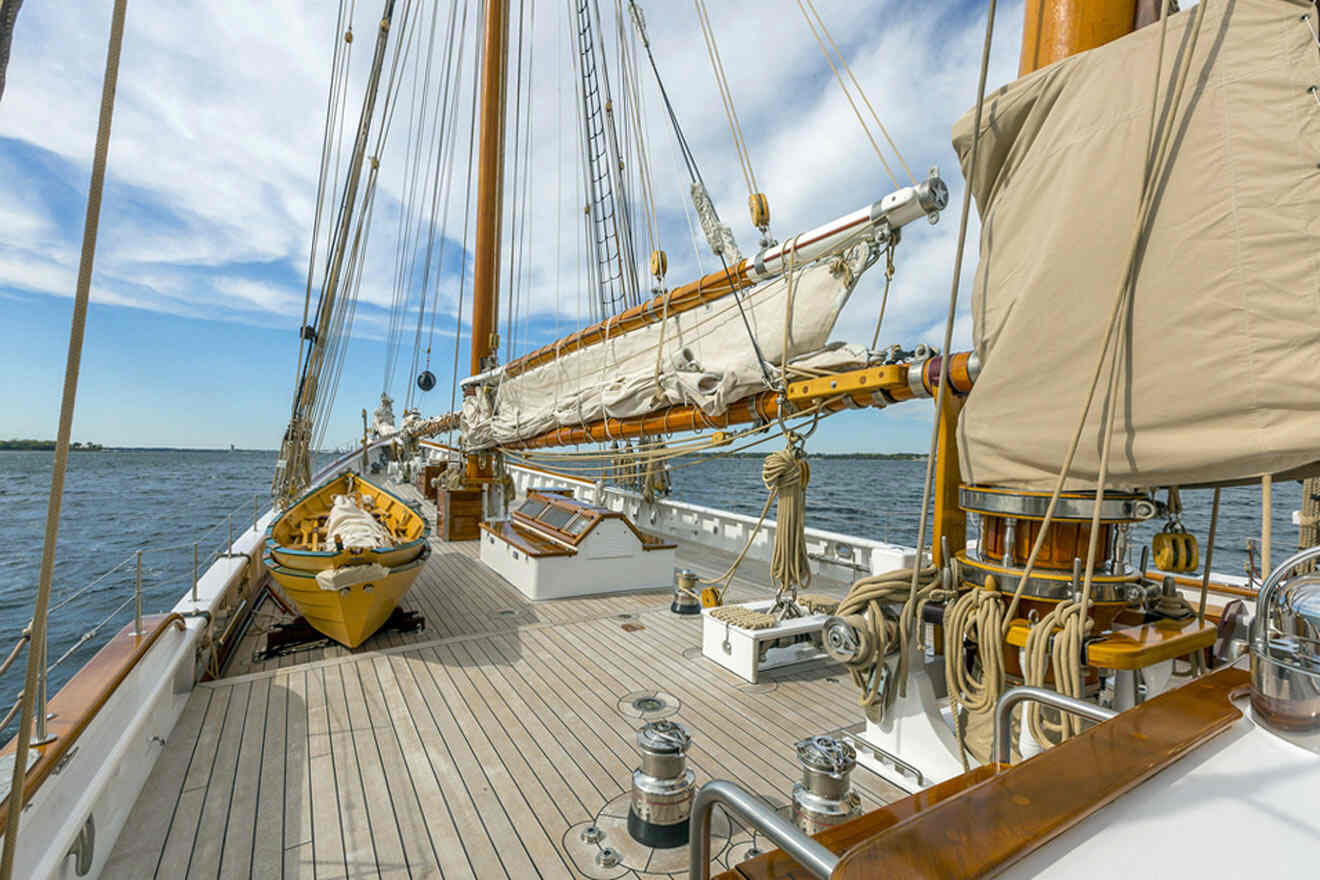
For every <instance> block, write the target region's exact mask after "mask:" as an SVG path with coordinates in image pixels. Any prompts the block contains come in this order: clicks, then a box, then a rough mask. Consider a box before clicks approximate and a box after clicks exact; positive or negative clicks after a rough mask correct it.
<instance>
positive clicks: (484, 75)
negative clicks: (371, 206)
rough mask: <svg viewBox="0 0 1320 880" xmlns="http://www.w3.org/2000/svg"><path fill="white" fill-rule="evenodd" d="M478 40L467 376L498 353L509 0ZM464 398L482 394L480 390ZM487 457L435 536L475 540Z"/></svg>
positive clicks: (469, 472)
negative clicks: (478, 95)
mask: <svg viewBox="0 0 1320 880" xmlns="http://www.w3.org/2000/svg"><path fill="white" fill-rule="evenodd" d="M484 28H485V30H484V32H483V33H482V38H481V72H480V76H481V110H480V117H479V119H477V120H474V122H473V124H475V125H477V126H478V127H479V144H478V150H479V152H478V154H477V233H476V243H475V252H474V254H473V259H472V262H473V267H472V338H471V343H472V361H471V368H472V374H473V375H476V374H478V373H482V372H485V371H486V370H489V369H491V368H492V367H494V366H495V358H496V355H497V353H498V351H499V344H500V340H499V331H498V329H497V327H496V316H498V315H499V302H500V220H501V218H502V216H503V209H504V201H503V191H504V116H505V97H506V91H507V90H506V83H505V75H506V73H507V71H508V57H507V56H508V45H509V2H508V0H485V25H484ZM454 381H458V377H457V376H455V377H454ZM463 393H464V395H465V396H466V395H469V394H485V393H486V390H485V389H484V388H479V387H476V386H474V387H471V388H468V389H466V390H465V391H464V392H463ZM492 465H493V462H492V459H491V455H490V453H489V452H488V451H486V452H468V453H467V456H466V459H465V463H464V467H463V473H462V480H461V482H460V483H455V482H454V481H453V480H452V479H451V480H447V481H446V487H445V488H442V489H440V490H439V491H438V492H437V493H436V498H435V500H436V534H437V535H438V536H439V537H440V538H442V539H443V540H446V541H475V540H476V539H477V538H479V537H481V520H482V519H484V518H485V508H486V504H485V496H486V487H487V486H488V485H489V484H490V483H491V481H492V479H493V477H494V468H493V466H492Z"/></svg>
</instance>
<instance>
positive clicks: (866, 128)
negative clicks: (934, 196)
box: [797, 0, 994, 189]
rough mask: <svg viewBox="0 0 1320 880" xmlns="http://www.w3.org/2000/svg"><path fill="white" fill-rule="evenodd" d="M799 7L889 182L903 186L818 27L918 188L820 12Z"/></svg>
mask: <svg viewBox="0 0 1320 880" xmlns="http://www.w3.org/2000/svg"><path fill="white" fill-rule="evenodd" d="M797 5H798V9H800V10H802V17H803V18H804V19H805V20H806V22H807V27H809V28H810V29H811V35H812V36H813V37H815V38H816V44H817V45H818V46H820V51H821V54H823V55H824V56H825V60H826V61H827V62H828V63H829V65H830V70H832V71H833V72H834V79H835V81H836V82H837V83H838V84H839V90H840V91H842V92H843V96H844V97H845V98H847V99H848V106H850V107H852V111H853V115H854V116H856V117H857V124H858V125H860V126H861V127H862V132H863V133H864V134H865V135H866V139H867V140H868V141H870V142H871V146H872V148H874V149H875V155H876V157H877V158H878V159H879V160H880V164H881V165H883V166H884V168H885V173H887V174H888V175H889V179H890V180H891V181H893V183H894V189H900V188H901V187H902V184H900V183H899V182H898V175H896V174H894V169H892V168H890V167H889V163H888V162H887V161H886V160H885V154H884V151H883V150H881V149H880V144H878V143H877V142H876V139H875V136H874V135H873V134H871V128H870V126H868V125H867V124H866V119H865V118H864V117H863V116H862V111H861V110H859V109H858V107H857V102H856V101H854V100H853V96H852V92H850V91H848V86H847V85H845V84H844V82H843V77H842V76H841V75H840V74H839V67H838V65H836V64H835V63H834V57H833V56H832V55H830V51H829V50H828V49H826V48H825V41H824V40H823V39H821V34H820V33H817V31H816V26H817V24H819V25H820V30H821V31H822V32H823V33H824V34H825V36H826V37H828V38H829V41H830V45H831V46H833V47H834V51H835V52H836V53H838V55H839V61H840V63H841V64H842V65H843V66H844V67H845V68H847V70H848V77H849V78H850V79H852V82H853V86H854V87H855V88H856V89H857V92H858V94H859V95H861V97H862V100H863V101H865V102H866V106H867V107H868V108H869V109H870V111H871V115H872V116H873V117H875V122H876V125H878V126H879V127H880V131H881V132H883V133H884V137H885V140H887V141H889V146H890V147H892V148H893V150H894V155H896V156H897V157H898V161H899V163H900V164H902V166H903V170H905V171H907V173H908V177H909V178H911V180H912V183H913V184H914V185H915V184H916V182H917V181H916V177H915V176H913V174H912V169H910V168H908V166H907V162H905V161H904V160H903V154H902V153H900V152H899V151H898V147H897V146H895V144H894V141H893V140H892V139H891V138H890V137H889V131H888V130H887V129H886V128H885V126H884V124H883V123H881V122H880V117H879V115H877V114H876V112H875V107H873V106H872V105H871V101H870V99H868V98H867V97H866V93H865V92H864V91H862V87H861V84H860V83H858V82H857V78H856V77H855V76H853V73H852V68H850V67H848V62H847V60H846V59H845V58H844V57H843V53H842V52H839V47H838V44H836V43H835V42H834V38H833V37H831V36H830V35H829V29H828V28H826V27H825V20H824V19H823V18H821V17H820V13H819V12H817V11H816V5H815V4H814V3H813V2H812V0H806V3H805V5H804V3H803V0H797ZM808 6H810V7H811V13H808V12H807V7H808ZM990 14H991V15H992V16H993V14H994V4H993V2H992V3H991V12H990ZM813 15H814V16H815V21H813V20H812V16H813Z"/></svg>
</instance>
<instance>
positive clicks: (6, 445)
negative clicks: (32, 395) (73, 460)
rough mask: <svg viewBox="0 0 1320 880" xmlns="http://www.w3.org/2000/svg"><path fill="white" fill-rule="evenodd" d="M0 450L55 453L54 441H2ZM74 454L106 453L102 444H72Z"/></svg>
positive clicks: (71, 448) (70, 446) (0, 441)
mask: <svg viewBox="0 0 1320 880" xmlns="http://www.w3.org/2000/svg"><path fill="white" fill-rule="evenodd" d="M0 450H4V451H10V452H53V451H54V450H55V441H54V440H0ZM69 450H70V451H72V452H104V451H105V447H104V446H102V445H101V444H100V443H70V444H69Z"/></svg>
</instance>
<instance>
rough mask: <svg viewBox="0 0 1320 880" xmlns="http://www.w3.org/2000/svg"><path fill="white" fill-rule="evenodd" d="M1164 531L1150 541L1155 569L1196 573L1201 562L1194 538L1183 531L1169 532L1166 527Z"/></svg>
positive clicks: (1198, 547)
mask: <svg viewBox="0 0 1320 880" xmlns="http://www.w3.org/2000/svg"><path fill="white" fill-rule="evenodd" d="M1179 528H1181V526H1179ZM1165 529H1166V530H1165V531H1162V532H1160V533H1159V534H1157V535H1156V536H1155V537H1154V538H1153V539H1152V540H1151V547H1150V549H1151V550H1152V551H1153V553H1154V558H1155V567H1156V568H1158V569H1160V570H1162V571H1196V569H1197V567H1198V566H1199V565H1200V562H1201V554H1200V545H1199V544H1197V541H1196V536H1195V535H1192V534H1190V533H1188V532H1185V531H1176V530H1174V531H1170V530H1168V527H1167V526H1166V527H1165Z"/></svg>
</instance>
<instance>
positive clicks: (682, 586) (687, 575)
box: [669, 568, 701, 614]
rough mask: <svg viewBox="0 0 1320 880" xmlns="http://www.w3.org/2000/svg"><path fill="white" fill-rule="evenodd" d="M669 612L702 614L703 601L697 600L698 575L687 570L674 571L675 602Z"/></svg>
mask: <svg viewBox="0 0 1320 880" xmlns="http://www.w3.org/2000/svg"><path fill="white" fill-rule="evenodd" d="M669 610H670V611H672V612H674V613H675V614H700V613H701V600H700V599H698V598H697V573H696V572H695V571H689V570H688V569H686V568H678V569H675V570H674V601H673V604H671V605H670V606H669Z"/></svg>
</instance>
